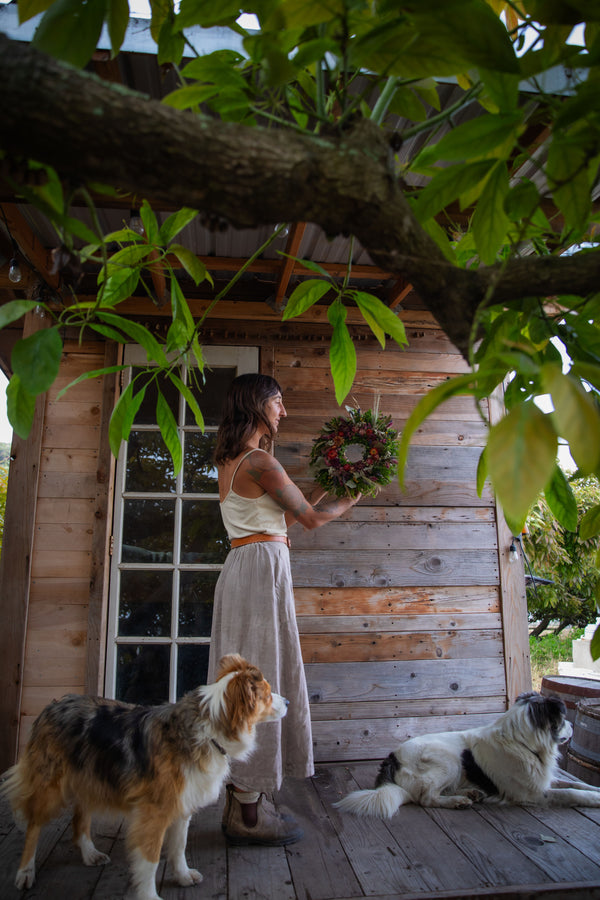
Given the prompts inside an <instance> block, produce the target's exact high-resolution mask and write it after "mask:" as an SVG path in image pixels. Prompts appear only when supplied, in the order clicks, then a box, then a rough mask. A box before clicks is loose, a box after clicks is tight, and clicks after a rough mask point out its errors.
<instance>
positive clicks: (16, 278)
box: [8, 256, 23, 284]
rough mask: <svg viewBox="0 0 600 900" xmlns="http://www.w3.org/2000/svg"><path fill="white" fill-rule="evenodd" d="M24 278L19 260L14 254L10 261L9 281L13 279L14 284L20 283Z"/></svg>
mask: <svg viewBox="0 0 600 900" xmlns="http://www.w3.org/2000/svg"><path fill="white" fill-rule="evenodd" d="M22 278H23V274H22V272H21V266H20V265H19V260H18V259H17V257H16V256H13V258H12V259H11V261H10V263H9V264H8V279H9V281H12V283H13V284H18V283H19V282H20V281H21V279H22Z"/></svg>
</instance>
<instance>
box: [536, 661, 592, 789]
mask: <svg viewBox="0 0 600 900" xmlns="http://www.w3.org/2000/svg"><path fill="white" fill-rule="evenodd" d="M540 693H541V694H543V695H544V697H558V698H559V699H560V700H562V701H563V703H564V704H565V706H566V707H567V719H568V720H569V722H570V723H571V725H573V727H575V717H576V715H577V705H578V704H579V702H580V700H595V701H596V702H598V703H600V679H598V678H578V677H576V676H574V675H545V676H544V677H543V678H542V686H541V690H540ZM569 746H570V743H567V744H563V745H562V747H560V755H559V760H558V763H559V765H560V767H561V768H562V769H567V770H568V765H567V762H568V760H567V751H568V749H569ZM579 777H580V776H579Z"/></svg>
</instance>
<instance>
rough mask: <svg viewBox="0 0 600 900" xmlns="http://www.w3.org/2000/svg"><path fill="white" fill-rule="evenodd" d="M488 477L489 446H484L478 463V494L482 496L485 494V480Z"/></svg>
mask: <svg viewBox="0 0 600 900" xmlns="http://www.w3.org/2000/svg"><path fill="white" fill-rule="evenodd" d="M487 477H488V464H487V447H484V448H483V450H482V451H481V453H480V455H479V461H478V463H477V496H478V497H481V495H482V494H483V488H484V487H485V482H486V479H487Z"/></svg>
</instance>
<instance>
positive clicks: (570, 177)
mask: <svg viewBox="0 0 600 900" xmlns="http://www.w3.org/2000/svg"><path fill="white" fill-rule="evenodd" d="M546 173H547V175H548V182H549V187H550V189H551V190H552V194H553V196H554V200H555V203H556V205H557V206H558V208H559V209H560V211H561V212H562V214H563V215H564V217H565V222H566V224H567V225H570V226H571V227H572V228H576V229H580V228H584V227H585V226H586V225H587V224H588V219H589V215H590V211H591V208H592V207H591V202H592V201H591V196H590V189H591V184H590V175H589V172H588V160H587V151H586V147H585V146H582V144H581V143H577V141H576V139H573V140H568V139H565V140H560V139H559V138H557V137H556V136H555V137H554V140H553V141H552V143H551V145H550V149H549V151H548V161H547V164H546Z"/></svg>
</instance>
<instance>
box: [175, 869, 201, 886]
mask: <svg viewBox="0 0 600 900" xmlns="http://www.w3.org/2000/svg"><path fill="white" fill-rule="evenodd" d="M175 877H176V879H177V884H180V885H181V886H182V887H190V885H192V884H200V882H201V881H202V880H203V879H202V875H201V874H200V872H199V871H198V869H188V870H187V871H186V872H177V873H176V876H175Z"/></svg>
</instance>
